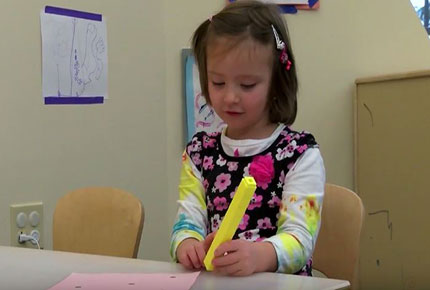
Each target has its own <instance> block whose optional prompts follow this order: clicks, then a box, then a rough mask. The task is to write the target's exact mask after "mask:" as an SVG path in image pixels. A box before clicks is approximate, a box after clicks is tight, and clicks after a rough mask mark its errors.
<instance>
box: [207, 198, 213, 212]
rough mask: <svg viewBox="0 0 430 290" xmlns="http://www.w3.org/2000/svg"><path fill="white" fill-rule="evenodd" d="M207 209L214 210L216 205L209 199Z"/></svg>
mask: <svg viewBox="0 0 430 290" xmlns="http://www.w3.org/2000/svg"><path fill="white" fill-rule="evenodd" d="M206 207H207V209H208V211H213V210H214V205H213V203H212V202H211V201H210V200H209V201H208V204H207V206H206Z"/></svg>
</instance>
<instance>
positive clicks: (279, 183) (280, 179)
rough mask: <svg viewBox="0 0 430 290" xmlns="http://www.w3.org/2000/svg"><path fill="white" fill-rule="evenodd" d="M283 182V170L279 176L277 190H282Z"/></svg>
mask: <svg viewBox="0 0 430 290" xmlns="http://www.w3.org/2000/svg"><path fill="white" fill-rule="evenodd" d="M284 182H285V172H284V170H282V171H281V174H279V182H278V188H282V187H283V186H284Z"/></svg>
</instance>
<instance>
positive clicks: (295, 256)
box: [265, 149, 325, 273]
mask: <svg viewBox="0 0 430 290" xmlns="http://www.w3.org/2000/svg"><path fill="white" fill-rule="evenodd" d="M324 184H325V170H324V164H323V161H322V158H321V155H320V152H319V150H318V149H309V150H308V151H306V152H305V153H304V155H303V156H302V157H301V158H300V159H299V160H298V161H297V163H296V165H295V167H294V168H292V169H291V170H290V171H289V173H288V174H287V176H286V177H285V183H284V186H283V194H282V201H281V207H280V212H279V218H278V223H277V227H278V230H277V234H276V235H274V236H272V237H270V238H267V239H265V241H269V242H271V243H272V245H273V246H274V248H275V251H276V255H277V259H278V269H277V272H282V273H296V272H298V271H300V270H301V269H302V268H303V267H304V266H305V264H306V262H307V261H308V260H309V259H310V258H311V256H312V253H313V249H314V247H315V242H316V239H317V236H318V232H319V228H320V224H321V209H322V202H323V197H324Z"/></svg>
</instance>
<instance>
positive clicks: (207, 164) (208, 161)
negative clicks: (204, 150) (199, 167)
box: [203, 156, 214, 170]
mask: <svg viewBox="0 0 430 290" xmlns="http://www.w3.org/2000/svg"><path fill="white" fill-rule="evenodd" d="M203 168H204V169H205V170H208V169H210V170H212V169H213V168H214V164H213V157H212V156H210V157H208V156H205V157H204V158H203Z"/></svg>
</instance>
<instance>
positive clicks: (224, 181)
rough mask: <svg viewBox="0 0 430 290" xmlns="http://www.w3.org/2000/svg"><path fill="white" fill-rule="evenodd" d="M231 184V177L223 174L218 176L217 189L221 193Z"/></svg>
mask: <svg viewBox="0 0 430 290" xmlns="http://www.w3.org/2000/svg"><path fill="white" fill-rule="evenodd" d="M230 184H231V175H230V174H226V173H221V174H220V175H218V176H217V178H216V181H215V184H214V185H215V188H217V189H218V190H219V192H223V191H224V190H226V188H227V187H228V186H229V185H230Z"/></svg>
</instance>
